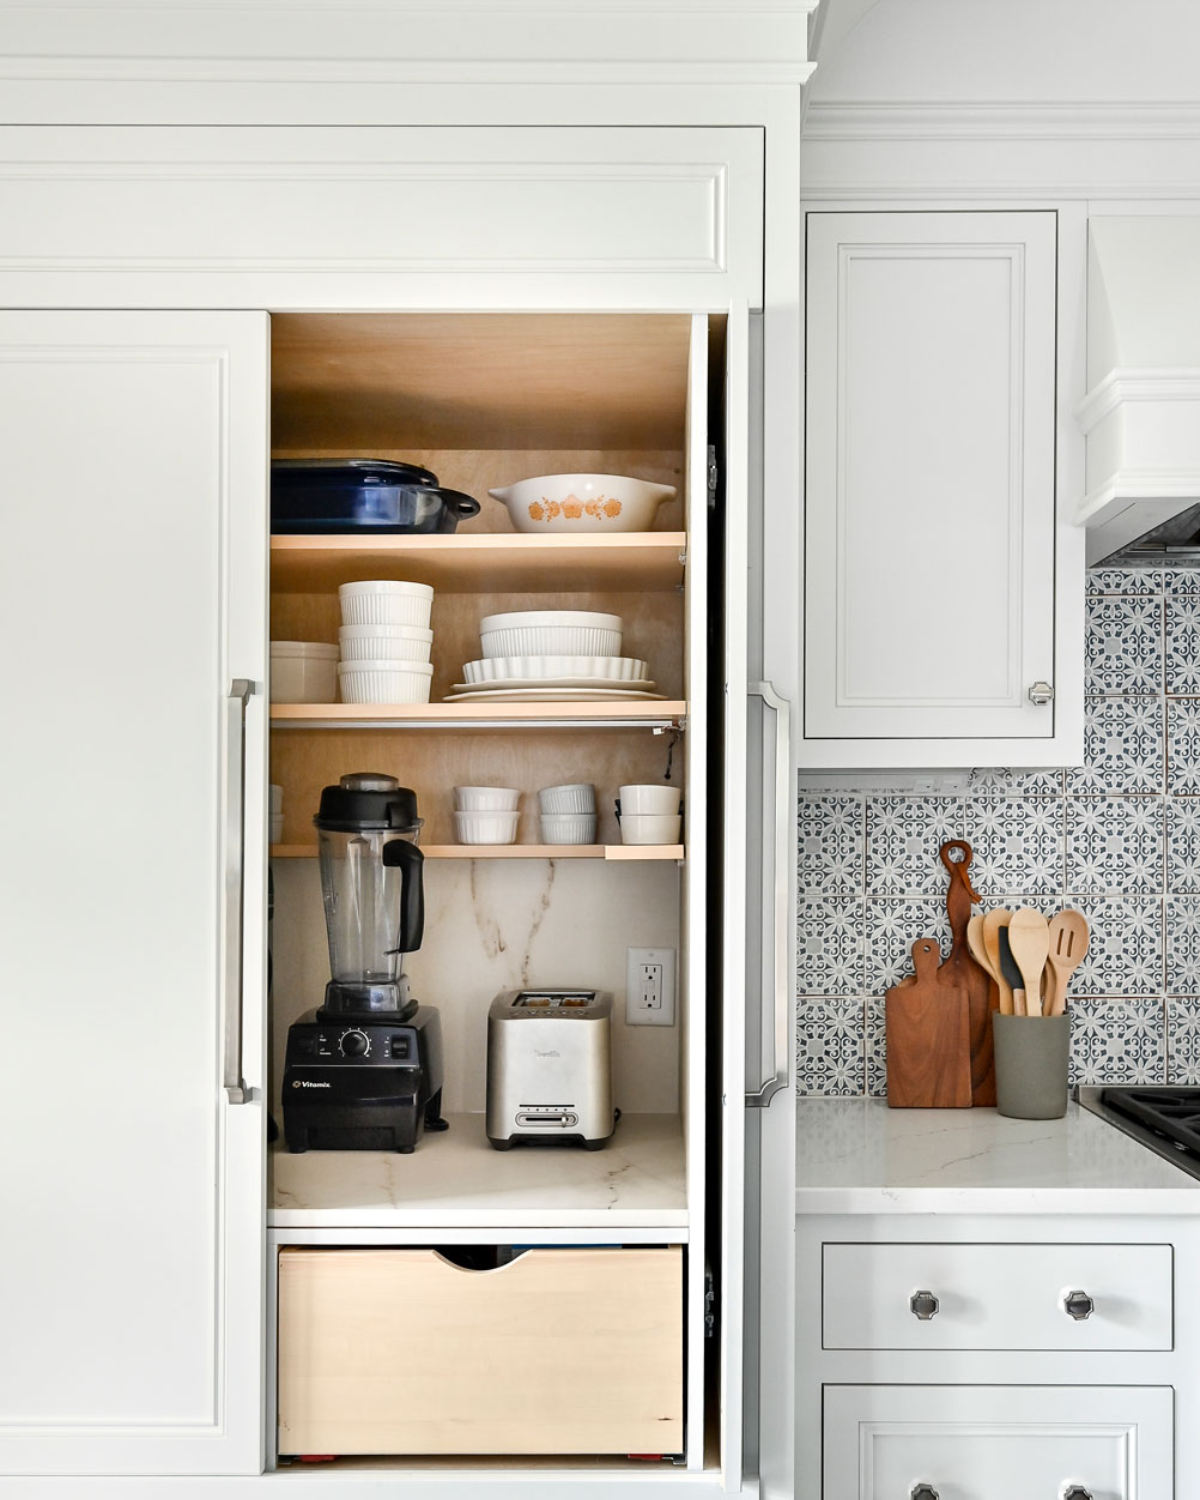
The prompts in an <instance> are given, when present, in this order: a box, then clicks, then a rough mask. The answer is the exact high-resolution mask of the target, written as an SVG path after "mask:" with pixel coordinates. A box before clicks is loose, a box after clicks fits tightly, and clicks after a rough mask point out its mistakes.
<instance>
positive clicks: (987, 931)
mask: <svg viewBox="0 0 1200 1500" xmlns="http://www.w3.org/2000/svg"><path fill="white" fill-rule="evenodd" d="M1011 921H1012V912H1010V911H1003V910H1001V911H990V912H988V914H987V915H986V916H985V917H984V919H983V951H984V952H985V953H986V954H987V961H988V968H989V969H990V970H991V972H992V976H993V977H994V979H995V981H996V986H997V988H998V989H999V991H1000V1014H1001V1015H1002V1016H1011V1015H1012V1014H1013V1013H1014V1012H1013V992H1012V986H1011V985H1010V984H1009V982H1008V980H1007V979H1006V978H1005V977H1004V970H1003V969H1002V968H1001V966H1000V929H1001V928H1002V927H1007V926H1008V924H1009V923H1010V922H1011Z"/></svg>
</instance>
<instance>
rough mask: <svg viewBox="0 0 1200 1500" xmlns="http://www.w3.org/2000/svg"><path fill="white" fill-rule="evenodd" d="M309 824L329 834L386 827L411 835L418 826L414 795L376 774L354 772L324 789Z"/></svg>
mask: <svg viewBox="0 0 1200 1500" xmlns="http://www.w3.org/2000/svg"><path fill="white" fill-rule="evenodd" d="M313 822H314V823H315V824H316V826H317V827H318V828H324V829H327V830H328V831H329V832H330V833H354V832H356V831H358V830H359V829H390V828H394V829H395V830H396V831H397V832H398V833H412V832H413V831H414V830H416V829H418V828H420V826H421V819H420V818H419V817H418V816H417V794H416V792H414V791H413V790H412V789H411V788H410V787H406V786H401V785H400V783H399V782H398V781H397V780H396V778H395V777H394V776H384V775H383V774H382V773H380V772H376V771H355V772H352V773H351V774H350V775H349V776H343V777H342V779H341V781H340V782H339V783H338V785H337V786H327V787H325V788H324V789H323V791H322V792H321V805H320V808H319V809H318V811H317V816H316V817H315V818H314V819H313Z"/></svg>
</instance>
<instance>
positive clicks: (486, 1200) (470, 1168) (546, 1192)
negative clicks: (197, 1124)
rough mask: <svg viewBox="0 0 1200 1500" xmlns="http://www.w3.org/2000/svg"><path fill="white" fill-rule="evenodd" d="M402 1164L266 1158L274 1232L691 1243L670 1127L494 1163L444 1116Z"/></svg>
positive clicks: (479, 1119) (647, 1118)
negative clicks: (630, 1231)
mask: <svg viewBox="0 0 1200 1500" xmlns="http://www.w3.org/2000/svg"><path fill="white" fill-rule="evenodd" d="M447 1119H448V1120H449V1122H450V1129H449V1130H448V1131H446V1133H445V1134H444V1135H428V1134H427V1135H426V1136H425V1138H424V1140H423V1141H422V1142H421V1144H420V1145H419V1146H418V1147H417V1149H416V1150H415V1151H414V1152H413V1153H412V1154H411V1155H409V1156H401V1155H399V1154H398V1153H397V1152H385V1151H307V1152H304V1153H302V1154H301V1155H298V1156H293V1155H292V1154H291V1153H290V1152H289V1151H288V1150H287V1149H286V1148H285V1147H283V1146H280V1147H276V1148H273V1149H272V1151H271V1155H270V1163H269V1173H270V1177H269V1184H268V1200H267V1201H268V1203H269V1205H270V1207H269V1210H268V1215H267V1223H268V1225H269V1226H270V1227H271V1228H272V1229H332V1228H337V1229H345V1228H368V1229H375V1228H389V1229H390V1228H420V1229H426V1228H428V1229H460V1228H465V1229H469V1228H505V1229H521V1228H551V1229H564V1228H572V1229H575V1228H592V1227H595V1228H597V1229H598V1230H601V1231H603V1232H604V1233H608V1232H610V1231H612V1230H619V1229H621V1228H653V1227H657V1226H661V1227H663V1228H664V1229H670V1230H672V1234H671V1238H672V1239H673V1240H674V1241H676V1242H680V1241H682V1240H685V1239H686V1238H687V1235H686V1233H683V1234H681V1233H680V1232H679V1231H680V1230H686V1226H687V1222H688V1213H687V1193H686V1185H685V1176H684V1152H683V1134H682V1131H681V1129H680V1122H679V1119H678V1117H677V1116H675V1115H665V1114H664V1115H623V1116H622V1117H621V1120H620V1122H619V1123H618V1125H617V1128H616V1131H615V1132H614V1134H613V1137H612V1140H611V1141H610V1142H609V1144H608V1145H607V1146H605V1147H604V1149H603V1150H601V1151H585V1150H583V1149H582V1147H567V1146H564V1147H562V1148H561V1149H547V1148H540V1149H535V1148H529V1147H526V1148H522V1147H520V1146H518V1147H516V1148H515V1149H514V1150H512V1151H495V1150H493V1149H492V1147H491V1146H490V1145H489V1144H488V1140H487V1136H486V1134H485V1133H484V1125H483V1116H482V1115H481V1114H480V1115H465V1114H464V1115H448V1116H447Z"/></svg>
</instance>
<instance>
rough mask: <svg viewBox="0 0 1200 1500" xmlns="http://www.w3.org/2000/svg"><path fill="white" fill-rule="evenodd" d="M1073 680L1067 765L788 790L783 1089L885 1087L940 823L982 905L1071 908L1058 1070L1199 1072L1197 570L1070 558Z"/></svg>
mask: <svg viewBox="0 0 1200 1500" xmlns="http://www.w3.org/2000/svg"><path fill="white" fill-rule="evenodd" d="M1086 691H1087V704H1086V709H1087V729H1086V745H1085V763H1084V765H1083V766H1082V767H1076V768H1071V769H1069V770H1065V771H1062V770H1051V771H1030V772H1023V771H1013V772H1010V771H1006V770H1002V769H992V770H977V771H975V772H973V773H972V777H971V782H970V786H969V789H968V791H967V792H966V794H964V795H961V796H933V797H923V796H912V797H910V796H899V795H891V794H876V793H873V792H864V793H838V794H816V795H804V796H802V797H801V799H800V806H799V890H800V903H799V929H798V950H797V951H798V974H797V1010H796V1034H797V1090H798V1092H800V1093H801V1094H824V1095H855V1094H862V1093H864V1092H865V1093H867V1094H872V1095H881V1094H883V1093H884V1092H885V1091H886V1050H885V1039H884V1027H883V992H884V990H885V989H886V988H887V987H888V986H889V985H892V984H894V983H896V982H897V980H898V979H900V978H901V977H902V976H903V975H904V974H905V973H908V972H910V971H911V959H910V956H909V955H910V950H911V946H912V944H913V942H914V941H915V940H916V939H917V938H919V937H924V936H933V937H936V938H937V939H938V940H939V941H940V942H941V943H942V945H943V949H945V947H946V945H947V944H948V941H949V929H948V927H947V923H946V916H945V890H946V874H945V871H944V869H943V868H942V865H941V862H940V860H939V859H938V849H939V847H940V846H941V844H942V843H943V842H944V841H945V840H946V839H950V838H965V839H967V840H968V841H969V842H970V843H971V844H972V846H973V847H974V850H975V859H974V863H973V864H972V867H971V875H972V879H973V881H974V884H975V888H976V889H977V890H978V891H979V893H980V895H981V897H982V898H983V899H982V907H981V909H982V910H987V908H988V907H989V906H1008V907H1016V906H1021V905H1028V906H1034V907H1037V908H1038V909H1039V910H1041V911H1044V912H1046V913H1047V915H1049V914H1051V913H1053V912H1054V911H1057V910H1059V909H1060V908H1062V907H1063V906H1073V907H1075V908H1076V909H1077V910H1079V911H1081V912H1083V914H1084V915H1085V916H1086V917H1087V919H1088V922H1089V923H1090V925H1091V929H1092V939H1091V948H1090V951H1089V953H1088V957H1087V959H1086V961H1085V962H1084V964H1083V965H1082V966H1081V968H1080V969H1079V971H1078V972H1077V973H1076V975H1075V978H1074V981H1073V983H1072V987H1071V992H1070V1001H1071V1012H1072V1027H1071V1073H1072V1080H1073V1081H1077V1082H1081V1083H1135V1082H1137V1083H1142V1082H1152V1083H1163V1082H1171V1083H1200V572H1198V571H1191V570H1157V569H1151V570H1145V571H1142V570H1138V571H1124V570H1116V569H1094V570H1093V571H1092V572H1091V573H1089V575H1088V635H1087V683H1086Z"/></svg>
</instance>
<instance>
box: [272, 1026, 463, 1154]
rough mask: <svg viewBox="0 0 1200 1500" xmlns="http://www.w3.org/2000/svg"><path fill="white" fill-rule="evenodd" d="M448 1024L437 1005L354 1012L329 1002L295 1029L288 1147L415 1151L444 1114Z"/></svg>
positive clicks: (286, 1078) (287, 1072)
mask: <svg viewBox="0 0 1200 1500" xmlns="http://www.w3.org/2000/svg"><path fill="white" fill-rule="evenodd" d="M441 1100H442V1026H441V1017H440V1016H439V1014H438V1012H437V1009H436V1008H435V1007H434V1006H432V1005H425V1006H418V1005H417V1004H416V1002H415V1001H410V1002H409V1008H408V1010H407V1011H405V1012H402V1013H400V1014H399V1015H397V1014H396V1013H391V1014H389V1015H388V1016H387V1017H386V1019H385V1017H384V1015H383V1014H381V1013H379V1012H372V1013H369V1014H367V1015H360V1016H354V1015H350V1014H346V1013H335V1014H334V1015H333V1016H330V1015H329V1014H328V1013H327V1009H326V1007H324V1006H323V1007H322V1008H321V1009H320V1010H318V1011H309V1012H308V1013H307V1014H306V1015H303V1016H301V1017H300V1019H299V1020H298V1021H296V1022H294V1023H293V1025H292V1026H291V1027H290V1028H289V1029H288V1043H287V1059H286V1064H285V1069H284V1075H283V1128H284V1134H285V1135H286V1137H287V1144H288V1150H289V1151H293V1152H302V1151H398V1152H401V1153H403V1154H407V1153H408V1152H410V1151H413V1150H414V1149H415V1148H416V1146H417V1145H418V1143H419V1142H420V1140H421V1139H422V1137H423V1135H424V1133H425V1131H426V1130H430V1131H436V1130H444V1129H445V1128H446V1125H445V1121H444V1120H442V1118H441Z"/></svg>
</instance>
